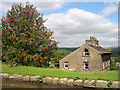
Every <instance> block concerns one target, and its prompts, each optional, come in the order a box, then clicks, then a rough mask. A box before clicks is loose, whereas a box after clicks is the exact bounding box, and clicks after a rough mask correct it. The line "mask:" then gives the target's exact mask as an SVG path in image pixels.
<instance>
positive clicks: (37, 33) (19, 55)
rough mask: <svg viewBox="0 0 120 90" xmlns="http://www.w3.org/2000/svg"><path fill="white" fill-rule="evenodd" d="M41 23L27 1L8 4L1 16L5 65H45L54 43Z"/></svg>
mask: <svg viewBox="0 0 120 90" xmlns="http://www.w3.org/2000/svg"><path fill="white" fill-rule="evenodd" d="M44 22H46V20H43V14H40V13H39V12H37V9H36V7H33V5H30V4H29V3H28V2H27V3H26V4H25V5H22V4H14V5H12V7H11V10H8V11H7V15H6V17H3V18H2V60H3V61H5V62H6V63H8V64H9V66H13V64H14V63H20V64H22V65H33V66H41V67H43V66H48V65H49V64H48V62H49V60H50V56H52V54H53V49H54V48H57V42H56V41H55V40H54V37H53V32H52V31H50V30H49V29H48V28H47V27H46V26H45V25H44Z"/></svg>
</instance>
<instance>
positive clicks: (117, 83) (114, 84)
mask: <svg viewBox="0 0 120 90" xmlns="http://www.w3.org/2000/svg"><path fill="white" fill-rule="evenodd" d="M110 88H120V81H113V82H112V85H110Z"/></svg>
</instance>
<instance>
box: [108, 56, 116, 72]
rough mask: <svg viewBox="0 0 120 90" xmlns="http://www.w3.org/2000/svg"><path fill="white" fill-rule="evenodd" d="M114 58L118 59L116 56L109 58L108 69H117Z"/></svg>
mask: <svg viewBox="0 0 120 90" xmlns="http://www.w3.org/2000/svg"><path fill="white" fill-rule="evenodd" d="M116 60H118V57H112V58H111V64H110V70H118V67H117V66H116Z"/></svg>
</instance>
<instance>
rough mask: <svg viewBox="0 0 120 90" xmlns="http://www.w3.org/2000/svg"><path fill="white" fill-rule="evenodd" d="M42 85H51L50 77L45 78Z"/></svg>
mask: <svg viewBox="0 0 120 90" xmlns="http://www.w3.org/2000/svg"><path fill="white" fill-rule="evenodd" d="M43 83H46V84H50V83H52V78H51V77H45V78H43Z"/></svg>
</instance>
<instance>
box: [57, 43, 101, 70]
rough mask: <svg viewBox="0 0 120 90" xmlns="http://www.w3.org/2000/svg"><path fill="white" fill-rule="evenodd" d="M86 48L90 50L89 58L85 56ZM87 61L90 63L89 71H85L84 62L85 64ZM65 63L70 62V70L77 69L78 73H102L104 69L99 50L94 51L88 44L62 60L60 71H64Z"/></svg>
mask: <svg viewBox="0 0 120 90" xmlns="http://www.w3.org/2000/svg"><path fill="white" fill-rule="evenodd" d="M86 47H87V48H86ZM85 48H86V49H88V50H89V56H84V55H83V53H84V50H85ZM85 60H87V61H88V62H89V64H88V67H89V69H88V70H85V69H84V63H83V62H85ZM65 62H68V69H75V71H77V72H96V71H101V70H102V69H103V61H102V57H101V54H100V53H99V51H98V50H96V49H93V48H92V47H90V46H89V45H87V44H84V45H83V46H81V47H80V48H79V49H77V50H76V51H74V52H73V53H71V54H69V55H68V56H66V57H65V58H63V59H62V60H60V61H59V66H60V67H59V68H60V69H64V63H65Z"/></svg>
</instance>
